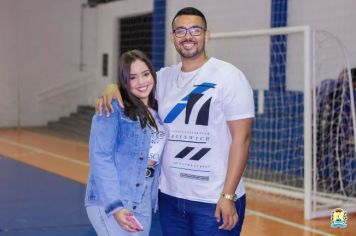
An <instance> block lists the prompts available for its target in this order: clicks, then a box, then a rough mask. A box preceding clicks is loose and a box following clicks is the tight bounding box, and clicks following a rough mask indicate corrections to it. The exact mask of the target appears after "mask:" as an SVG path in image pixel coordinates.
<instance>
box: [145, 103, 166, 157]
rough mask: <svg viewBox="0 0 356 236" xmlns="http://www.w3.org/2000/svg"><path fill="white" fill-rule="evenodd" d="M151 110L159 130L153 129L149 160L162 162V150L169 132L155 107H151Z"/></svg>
mask: <svg viewBox="0 0 356 236" xmlns="http://www.w3.org/2000/svg"><path fill="white" fill-rule="evenodd" d="M150 112H151V114H152V116H153V118H154V119H155V122H156V125H157V128H158V131H157V130H156V129H155V128H152V129H151V132H152V134H151V144H150V150H149V154H148V160H152V161H155V162H156V164H158V163H159V162H160V158H161V155H162V151H163V148H164V145H165V143H166V140H167V132H166V130H165V128H164V126H163V123H162V121H161V119H160V118H159V117H158V113H157V112H156V111H155V110H153V109H150Z"/></svg>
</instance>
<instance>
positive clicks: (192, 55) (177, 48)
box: [175, 40, 205, 59]
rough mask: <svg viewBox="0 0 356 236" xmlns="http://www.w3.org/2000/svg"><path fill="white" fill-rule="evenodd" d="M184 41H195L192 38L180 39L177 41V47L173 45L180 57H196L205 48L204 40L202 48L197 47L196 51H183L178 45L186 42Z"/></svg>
mask: <svg viewBox="0 0 356 236" xmlns="http://www.w3.org/2000/svg"><path fill="white" fill-rule="evenodd" d="M186 42H191V43H194V44H195V43H196V42H194V41H192V40H185V41H182V42H180V43H179V46H178V47H177V46H176V45H175V48H176V50H177V52H178V53H179V55H180V56H181V57H182V58H186V59H191V58H194V57H198V56H199V55H201V54H202V53H204V50H205V42H204V44H203V48H202V50H199V48H197V50H196V51H193V52H185V51H184V49H182V48H180V46H181V45H182V44H183V43H186Z"/></svg>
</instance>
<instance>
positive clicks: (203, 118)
mask: <svg viewBox="0 0 356 236" xmlns="http://www.w3.org/2000/svg"><path fill="white" fill-rule="evenodd" d="M215 86H216V84H213V83H207V82H204V83H202V84H199V85H195V88H194V89H193V91H191V92H190V93H189V94H188V95H187V96H185V97H184V98H182V100H180V101H179V103H178V104H177V105H175V106H174V107H173V109H172V110H171V111H170V112H169V113H168V115H167V116H166V118H165V119H164V121H163V122H164V123H172V122H173V121H174V120H175V119H176V118H177V117H178V116H179V114H181V113H182V112H183V110H184V109H185V110H186V112H185V124H189V121H190V117H191V115H192V110H193V107H194V105H195V104H196V103H197V102H198V101H199V100H200V99H201V98H202V97H204V92H205V91H207V90H209V89H214V88H215ZM210 103H211V97H210V98H208V99H207V100H206V101H205V102H204V103H203V105H202V106H201V107H200V109H199V112H198V113H197V115H196V120H195V124H196V125H204V126H207V125H208V121H209V114H210V112H209V110H210Z"/></svg>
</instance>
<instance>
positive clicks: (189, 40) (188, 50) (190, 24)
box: [171, 15, 208, 59]
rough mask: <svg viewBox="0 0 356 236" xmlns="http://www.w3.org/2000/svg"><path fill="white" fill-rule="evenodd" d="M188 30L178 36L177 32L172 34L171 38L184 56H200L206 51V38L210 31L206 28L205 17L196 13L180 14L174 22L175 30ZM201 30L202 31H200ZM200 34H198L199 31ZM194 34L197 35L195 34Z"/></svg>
mask: <svg viewBox="0 0 356 236" xmlns="http://www.w3.org/2000/svg"><path fill="white" fill-rule="evenodd" d="M182 29H183V31H184V29H190V30H187V32H186V34H185V36H181V37H177V35H176V34H174V33H172V34H171V39H172V41H173V43H174V46H175V48H176V50H177V52H178V53H179V54H180V56H181V57H182V58H186V59H190V58H198V57H199V56H201V55H202V54H204V51H205V40H207V39H208V32H207V31H206V30H205V26H204V22H203V19H202V18H201V17H199V16H195V15H181V16H178V17H177V18H176V19H175V20H174V23H173V31H174V30H176V31H182ZM199 30H200V31H199ZM189 31H192V33H190V32H189ZM199 32H200V35H196V34H197V33H198V34H199ZM192 34H194V35H196V36H193V35H192Z"/></svg>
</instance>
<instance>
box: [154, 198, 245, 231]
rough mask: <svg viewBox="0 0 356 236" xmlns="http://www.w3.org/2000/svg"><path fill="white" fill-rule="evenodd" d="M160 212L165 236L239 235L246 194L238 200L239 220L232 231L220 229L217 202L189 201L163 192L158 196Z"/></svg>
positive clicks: (243, 216)
mask: <svg viewBox="0 0 356 236" xmlns="http://www.w3.org/2000/svg"><path fill="white" fill-rule="evenodd" d="M158 204H159V214H160V221H161V227H162V232H163V235H165V236H183V235H184V236H238V235H240V232H241V228H242V224H243V221H244V218H245V208H246V195H243V196H242V197H240V198H239V199H237V201H236V210H237V214H238V215H239V220H238V222H237V225H236V226H235V228H233V229H232V230H231V231H228V230H220V229H219V225H221V224H222V222H220V223H217V222H216V220H215V218H214V214H215V209H216V204H210V203H204V202H196V201H189V200H185V199H182V198H176V197H173V196H170V195H167V194H164V193H162V192H160V193H159V196H158Z"/></svg>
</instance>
